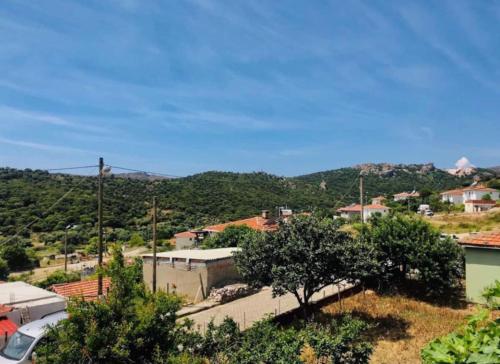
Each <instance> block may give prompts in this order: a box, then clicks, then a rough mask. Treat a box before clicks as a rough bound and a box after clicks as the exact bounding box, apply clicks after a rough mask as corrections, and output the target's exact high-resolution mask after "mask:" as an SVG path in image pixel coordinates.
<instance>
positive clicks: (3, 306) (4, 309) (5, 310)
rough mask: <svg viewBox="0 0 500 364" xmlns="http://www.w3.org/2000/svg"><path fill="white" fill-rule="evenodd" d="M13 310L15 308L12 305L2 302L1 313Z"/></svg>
mask: <svg viewBox="0 0 500 364" xmlns="http://www.w3.org/2000/svg"><path fill="white" fill-rule="evenodd" d="M12 310H13V308H12V307H9V306H6V305H2V304H0V315H5V314H6V313H8V312H10V311H12Z"/></svg>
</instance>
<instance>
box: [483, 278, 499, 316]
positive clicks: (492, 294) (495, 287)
mask: <svg viewBox="0 0 500 364" xmlns="http://www.w3.org/2000/svg"><path fill="white" fill-rule="evenodd" d="M483 297H484V298H485V299H486V303H487V304H488V306H489V307H490V308H492V309H495V310H500V281H499V280H495V283H493V284H492V285H491V286H489V287H486V288H485V289H484V292H483Z"/></svg>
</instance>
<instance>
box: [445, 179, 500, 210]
mask: <svg viewBox="0 0 500 364" xmlns="http://www.w3.org/2000/svg"><path fill="white" fill-rule="evenodd" d="M487 197H489V198H487ZM499 198H500V192H499V191H498V190H496V189H494V188H489V187H485V186H482V185H473V186H469V187H465V188H460V189H454V190H449V191H444V192H442V193H441V201H443V202H448V203H451V204H454V205H460V204H463V205H464V206H465V212H481V211H487V210H489V209H491V208H493V207H495V205H496V202H495V201H496V200H498V199H499Z"/></svg>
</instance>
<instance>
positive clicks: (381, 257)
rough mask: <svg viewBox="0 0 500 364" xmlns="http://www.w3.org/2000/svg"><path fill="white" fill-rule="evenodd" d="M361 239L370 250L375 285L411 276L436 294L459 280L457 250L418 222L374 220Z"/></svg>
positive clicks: (396, 218)
mask: <svg viewBox="0 0 500 364" xmlns="http://www.w3.org/2000/svg"><path fill="white" fill-rule="evenodd" d="M363 236H364V238H365V239H368V240H370V242H371V244H372V245H373V247H374V256H376V259H377V261H378V263H377V264H376V265H377V279H378V281H379V283H382V284H390V285H393V284H394V282H397V281H399V282H402V281H405V280H406V279H407V278H408V276H409V275H410V274H412V275H413V276H416V279H418V280H420V282H422V283H423V284H424V287H425V288H426V290H427V292H428V293H430V294H440V293H443V292H444V291H446V290H448V289H451V288H453V287H455V286H456V285H458V284H459V280H460V278H461V277H462V276H463V252H462V249H461V248H460V246H459V245H458V244H457V243H456V242H455V241H453V240H452V239H451V238H449V237H446V238H443V237H441V234H440V233H439V231H437V230H436V229H434V228H433V227H432V226H431V225H430V224H429V223H427V222H425V221H424V220H422V219H420V218H415V217H409V216H403V215H395V216H384V217H377V218H374V219H372V221H371V224H370V225H366V226H365V227H364V231H363Z"/></svg>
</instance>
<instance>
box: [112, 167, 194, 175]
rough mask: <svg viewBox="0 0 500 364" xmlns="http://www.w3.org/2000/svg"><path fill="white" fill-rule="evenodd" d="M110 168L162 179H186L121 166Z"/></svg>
mask: <svg viewBox="0 0 500 364" xmlns="http://www.w3.org/2000/svg"><path fill="white" fill-rule="evenodd" d="M110 167H111V168H114V169H120V170H122V171H128V172H138V173H146V174H149V175H152V176H160V177H167V178H184V177H185V176H175V175H172V174H165V173H159V172H150V171H143V170H140V169H133V168H126V167H119V166H111V165H110Z"/></svg>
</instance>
